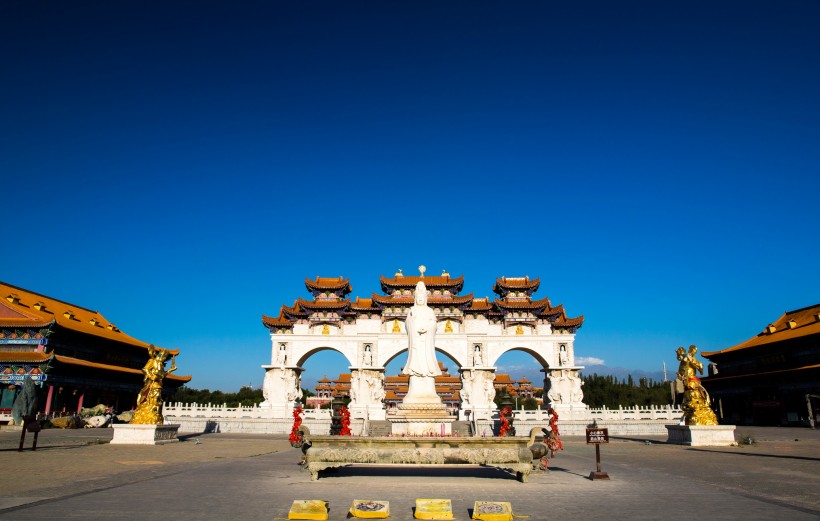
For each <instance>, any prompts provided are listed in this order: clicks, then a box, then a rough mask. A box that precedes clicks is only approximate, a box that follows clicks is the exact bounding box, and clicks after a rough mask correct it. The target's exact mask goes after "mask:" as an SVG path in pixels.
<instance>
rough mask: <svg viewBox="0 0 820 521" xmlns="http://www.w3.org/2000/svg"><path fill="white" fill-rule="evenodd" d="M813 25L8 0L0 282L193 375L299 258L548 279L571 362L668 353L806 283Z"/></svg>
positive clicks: (296, 273)
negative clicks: (95, 317) (160, 353)
mask: <svg viewBox="0 0 820 521" xmlns="http://www.w3.org/2000/svg"><path fill="white" fill-rule="evenodd" d="M168 4H170V5H168ZM818 26H820V4H818V3H817V2H810V1H786V2H778V3H777V4H776V5H775V4H773V3H770V2H677V1H671V2H657V1H647V2H640V1H634V2H629V1H628V2H617V3H616V2H554V3H553V2H516V3H514V5H508V3H502V2H480V1H471V2H425V1H421V2H413V3H398V2H254V1H248V2H241V3H236V2H195V3H193V2H191V3H185V2H171V3H164V2H145V1H140V2H129V1H123V2H115V3H111V2H84V3H67V2H40V3H38V2H27V1H9V2H4V3H3V4H2V6H0V40H1V41H2V44H3V45H0V67H1V68H0V77H2V81H0V121H2V125H0V178H1V179H2V188H3V190H2V193H3V195H4V200H5V203H6V208H5V215H4V219H3V220H2V224H0V226H2V230H1V231H2V235H3V237H4V239H5V247H4V255H3V259H2V262H0V280H3V281H5V282H8V283H11V284H14V285H18V286H22V287H24V288H27V289H31V290H34V291H38V292H41V293H45V294H47V295H49V296H53V297H57V298H62V299H65V300H68V301H70V302H73V303H76V304H79V305H83V306H87V307H90V308H93V309H97V310H99V311H100V312H101V313H102V314H103V315H104V316H106V318H108V319H110V320H112V321H113V322H115V323H116V324H117V325H118V326H119V327H120V328H122V330H124V331H125V332H127V333H128V334H130V335H132V336H135V337H137V338H140V339H142V340H145V341H148V342H153V343H155V344H157V345H160V346H163V347H172V348H177V349H180V350H181V351H182V354H181V356H180V357H179V359H178V365H179V366H180V372H181V373H183V374H188V373H190V374H193V376H194V379H193V381H192V382H191V385H192V386H193V387H198V388H206V387H207V388H210V389H216V388H219V389H223V390H235V389H237V388H238V387H239V386H240V385H247V384H252V385H255V386H258V385H260V384H261V382H262V377H263V370H262V369H261V368H260V367H259V366H260V365H262V364H265V363H268V362H269V353H270V342H269V338H268V334H267V331H266V330H265V329H264V328H263V326H262V325H261V321H260V317H261V315H262V314H263V313H265V314H268V315H275V314H277V312H278V309H279V307H280V306H281V305H282V304H283V303H291V302H292V301H293V300H294V299H295V298H296V297H297V296H302V297H307V296H308V294H307V291H306V290H305V288H304V283H303V281H304V279H305V278H306V277H309V278H313V277H316V276H317V275H321V276H328V277H333V276H340V275H343V276H345V277H350V279H351V282H352V284H353V294H354V295H358V296H369V295H370V293H371V292H373V291H378V290H379V286H378V277H379V275H380V274H383V275H391V274H392V273H394V272H395V270H396V269H397V268H403V269H404V270H405V273H410V272H414V271H415V268H416V266H418V265H419V264H425V265H426V266H428V268H429V273H437V272H439V271H440V270H441V269H447V270H448V271H449V272H450V273H451V274H453V275H462V274H463V275H464V276H465V279H466V282H465V288H464V292H465V293H468V292H475V293H476V295H477V296H484V295H490V294H491V287H492V284H493V282H494V280H495V277H497V276H502V275H506V276H523V275H529V276H530V277H536V276H540V277H541V281H542V282H541V289H540V291H539V292H538V294H537V295H538V296H539V297H543V296H549V297H550V299H551V300H552V302H553V303H554V304H557V303H562V304H564V306H565V307H566V309H567V311H568V312H569V314H570V315H571V316H576V315H580V314H584V315H585V316H586V322H585V324H584V327H583V328H582V329H581V330H579V333H578V336H577V338H576V351H577V355H578V356H581V357H585V358H586V359H588V360H590V361H595V360H597V361H600V362H602V366H608V367H625V368H629V369H636V370H637V369H641V370H646V371H657V370H658V369H659V368H660V366H661V363H662V362H663V361H666V363H667V366H670V367H672V368H674V367H675V366H674V349H675V348H676V347H677V346H679V345H689V344H696V345H698V346H699V347H700V348H701V350H703V351H709V350H715V349H720V348H724V347H728V346H730V345H733V344H735V343H738V342H740V341H743V340H745V339H747V338H749V337H751V336H752V335H754V334H756V333H757V332H759V331H760V330H761V329H762V328H763V327H764V326H765V325H766V324H767V323H769V322H770V321H772V320H774V319H776V318H777V317H778V316H779V315H780V314H781V313H782V312H783V311H785V310H789V309H795V308H800V307H803V306H807V305H811V304H816V303H817V302H818V301H820V298H818V297H820V274H818V270H817V269H816V268H815V264H816V260H817V259H818V257H820V247H818V241H817V240H816V228H817V226H818V224H820V210H818V205H817V193H818V191H819V190H818V189H820V175H818V174H820V147H819V146H818V141H819V140H818V138H820V96H819V95H818V92H820V68H819V67H818V66H817V63H818V57H820V56H819V55H820V32H818V31H817V27H818ZM502 362H503V364H502V366H503V367H502V369H503V368H504V367H508V368H522V367H524V366H525V365H527V364H531V363H532V362H533V361H532V360H531V359H518V358H515V357H513V356H512V355H510V358H502ZM595 367H596V366H592V365H590V366H589V368H590V370H593V369H594V368H595ZM341 370H345V366H344V364H343V362H342V359H341V356H338V357H333V356H326V357H325V358H321V357H319V356H317V357H315V359H311V360H309V361H308V363H307V372H306V374H305V380H306V382H310V381H311V380H314V379H316V378H321V376H322V375H323V374H325V373H326V374H329V375H333V374H336V373H338V372H339V371H341Z"/></svg>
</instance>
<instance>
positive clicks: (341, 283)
mask: <svg viewBox="0 0 820 521" xmlns="http://www.w3.org/2000/svg"><path fill="white" fill-rule="evenodd" d="M305 286H307V289H308V291H339V290H342V295H347V294H348V293H350V292H351V291H353V286H351V285H350V279H349V278H347V279H346V278H344V277H336V278H330V277H316V280H312V279H305Z"/></svg>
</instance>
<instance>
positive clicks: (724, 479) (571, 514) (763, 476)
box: [0, 429, 820, 521]
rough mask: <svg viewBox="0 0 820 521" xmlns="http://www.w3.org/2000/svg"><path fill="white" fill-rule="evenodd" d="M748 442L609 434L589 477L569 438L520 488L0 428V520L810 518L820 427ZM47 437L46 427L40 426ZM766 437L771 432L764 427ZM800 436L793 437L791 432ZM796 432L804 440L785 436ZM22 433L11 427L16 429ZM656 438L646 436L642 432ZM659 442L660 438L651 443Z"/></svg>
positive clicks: (457, 472) (589, 454) (203, 442)
mask: <svg viewBox="0 0 820 521" xmlns="http://www.w3.org/2000/svg"><path fill="white" fill-rule="evenodd" d="M782 430H783V431H788V432H786V433H781V432H780V431H777V435H776V436H768V438H770V439H764V438H766V437H763V436H760V435H758V438H759V439H761V441H760V443H759V444H756V445H752V446H749V447H727V448H709V449H708V450H701V449H693V448H690V447H682V446H671V445H666V444H663V443H650V444H647V443H646V441H647V440H642V439H614V440H613V442H612V443H610V444H609V445H606V446H604V447H602V450H601V454H602V467H603V470H605V471H607V472H608V473H609V475H610V476H611V478H612V479H611V480H610V481H594V482H593V481H590V480H589V479H587V476H588V475H589V472H590V471H591V470H594V468H595V461H594V450H593V449H592V448H591V447H590V446H586V445H585V444H584V443H583V441H582V440H580V439H573V438H567V439H566V440H565V445H566V450H565V451H563V452H561V453H560V454H559V455H558V456H557V457H556V458H555V459H553V460H552V463H551V465H552V470H551V472H549V473H533V474H531V475H530V482H529V483H519V482H517V481H515V479H514V477H513V476H512V475H510V474H506V473H504V472H502V471H499V470H497V469H492V468H481V467H379V466H354V467H347V468H342V469H339V470H337V471H336V472H333V473H327V474H324V475H323V477H322V478H321V479H320V480H319V481H315V482H312V481H310V474H309V473H308V472H306V471H305V470H304V469H303V468H302V467H301V466H300V465H298V460H299V456H300V452H299V451H298V450H294V449H291V448H290V447H289V446H288V445H287V441H286V440H284V439H281V438H278V439H277V438H271V437H264V436H258V435H257V436H252V435H228V434H213V435H203V436H199V437H198V438H199V440H200V443H199V444H197V443H196V441H194V439H193V438H189V439H187V440H186V441H184V442H182V443H177V444H172V445H165V446H156V447H151V446H149V447H140V446H128V447H125V446H112V445H107V444H104V443H96V442H93V443H87V441H88V440H87V439H86V438H85V437H84V436H87V435H85V433H83V435H84V436H79V433H72V434H77V438H76V439H74V440H73V441H72V434H67V433H66V431H63V433H62V434H59V432H60V431H57V434H52V433H48V434H46V435H45V436H41V442H43V443H44V444H43V445H41V447H44V448H43V449H40V450H38V451H37V452H31V451H27V452H23V453H18V452H17V451H16V443H14V444H13V447H14V449H9V446H8V441H9V439H10V438H9V437H8V436H7V434H6V433H2V432H0V461H2V462H3V467H4V469H5V470H6V471H5V472H3V474H2V476H0V519H23V518H25V519H43V520H50V519H61V520H62V519H84V520H90V521H93V520H114V521H118V520H144V519H156V520H160V519H169V520H170V519H173V520H182V521H184V520H189V519H190V520H194V519H196V520H202V519H225V520H228V519H230V520H233V519H242V520H257V519H258V520H267V521H272V520H275V519H284V518H286V517H287V513H288V509H289V508H290V505H291V504H292V503H293V501H294V500H297V499H323V500H327V501H328V502H329V508H330V519H331V520H341V519H347V509H348V508H349V506H350V503H351V501H352V500H353V499H354V498H361V497H367V498H368V499H375V500H386V501H390V505H391V516H390V519H394V520H411V519H413V512H412V507H413V506H414V505H415V500H416V499H417V498H448V499H450V500H451V501H452V505H453V513H454V518H455V519H456V520H459V519H461V520H467V519H469V516H470V514H471V512H470V510H471V509H472V507H473V505H474V503H475V501H509V502H511V503H512V507H513V511H514V512H515V514H516V515H526V516H529V519H530V520H544V521H552V520H564V519H567V520H569V519H572V520H579V519H583V520H584V521H586V520H597V519H606V520H608V521H611V520H613V519H626V518H629V519H637V520H642V519H666V518H671V517H680V516H688V515H691V514H692V513H697V516H698V517H699V518H702V519H744V520H757V519H760V520H763V519H766V520H771V519H790V520H791V519H794V520H801V519H820V504H818V502H817V499H816V497H815V496H817V493H816V491H817V490H820V436H818V435H815V433H816V431H808V430H799V431H798V430H793V429H782ZM44 432H47V431H44ZM771 432H772V433H774V432H775V431H771ZM795 432H798V433H799V437H798V436H796V435H795V434H794V433H795ZM794 438H798V439H800V441H794ZM17 439H18V440H19V434H17ZM648 441H650V442H652V441H653V440H648ZM654 441H655V442H657V441H659V440H654Z"/></svg>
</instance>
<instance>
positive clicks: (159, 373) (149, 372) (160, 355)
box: [130, 345, 177, 425]
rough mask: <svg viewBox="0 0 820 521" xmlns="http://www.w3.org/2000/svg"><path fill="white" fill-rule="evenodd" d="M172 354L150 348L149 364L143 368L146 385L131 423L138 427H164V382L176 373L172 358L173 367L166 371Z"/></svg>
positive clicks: (138, 398)
mask: <svg viewBox="0 0 820 521" xmlns="http://www.w3.org/2000/svg"><path fill="white" fill-rule="evenodd" d="M169 355H170V353H169V352H168V351H166V350H165V349H158V348H156V347H154V346H153V345H150V346H148V362H146V364H145V367H143V368H142V372H143V373H144V374H145V379H144V382H145V385H143V387H142V390H141V391H140V393H139V395H137V410H136V411H134V417H133V419H132V420H131V422H130V423H132V424H138V425H162V423H163V419H162V412H161V411H162V380H163V379H164V378H165V377H166V376H168V374H170V373H172V372H174V371H176V369H177V366H176V357H173V356H172V357H171V367H170V368H168V370H166V369H165V360H167V359H168V356H169Z"/></svg>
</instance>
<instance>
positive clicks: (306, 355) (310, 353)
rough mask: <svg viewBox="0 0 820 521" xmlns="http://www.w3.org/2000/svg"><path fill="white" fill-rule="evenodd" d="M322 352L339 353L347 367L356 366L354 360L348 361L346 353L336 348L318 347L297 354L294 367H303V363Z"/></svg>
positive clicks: (348, 357)
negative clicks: (345, 361)
mask: <svg viewBox="0 0 820 521" xmlns="http://www.w3.org/2000/svg"><path fill="white" fill-rule="evenodd" d="M322 351H336V352H337V353H339V354H340V355H342V356H343V357H345V360H347V362H348V365H351V366H352V365H355V364H356V362H355V360H351V359H350V356H349V355H348V353H346V352H345V351H343V350H341V349H339V348H338V347H334V346H318V347H312V348H310V349H308V350H306V351H304V352H302V353H298V356H299V358H298V360H297V361H296V365H298V366H299V367H303V366H304V364H305V362H307V360H308V358H310V357H311V356H313V355H315V354H316V353H321V352H322Z"/></svg>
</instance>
